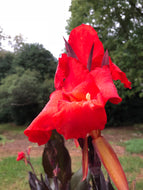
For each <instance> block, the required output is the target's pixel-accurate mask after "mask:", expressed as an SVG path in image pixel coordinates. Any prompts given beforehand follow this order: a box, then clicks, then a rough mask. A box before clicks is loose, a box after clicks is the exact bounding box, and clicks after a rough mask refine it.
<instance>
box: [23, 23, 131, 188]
mask: <svg viewBox="0 0 143 190" xmlns="http://www.w3.org/2000/svg"><path fill="white" fill-rule="evenodd" d="M65 44H66V49H67V54H62V57H61V58H59V63H58V67H57V71H56V74H55V88H56V90H55V92H53V93H52V94H51V96H50V100H49V102H48V103H47V105H46V106H45V107H44V109H43V110H42V111H41V113H40V114H39V115H38V116H37V117H36V118H35V119H34V121H33V122H32V123H31V124H30V126H29V127H28V128H27V129H26V130H25V131H24V133H25V135H27V136H28V137H29V140H30V141H32V142H37V143H38V144H39V145H41V144H45V143H47V141H48V140H49V139H50V136H51V131H52V130H53V129H56V130H57V132H59V133H60V134H62V135H63V136H64V137H65V138H66V139H70V138H74V139H79V138H84V139H85V145H84V148H83V179H85V178H86V175H87V169H88V156H87V154H88V153H87V151H88V147H87V143H86V142H87V136H88V135H91V136H92V138H93V146H94V148H95V149H96V151H97V153H98V155H99V157H100V159H101V161H103V163H104V166H105V167H106V169H107V171H108V172H109V174H110V176H111V177H112V179H113V181H114V182H115V184H116V186H117V187H119V189H128V185H127V180H126V178H125V175H124V173H123V170H122V168H121V166H120V164H119V162H118V160H117V158H116V156H115V154H114V152H113V150H112V148H111V147H110V146H109V145H108V143H106V141H105V140H104V138H103V137H101V135H100V131H101V130H103V129H104V127H105V124H106V121H107V118H106V112H105V104H106V102H107V101H110V102H111V103H113V104H118V103H119V102H121V101H122V99H121V98H120V97H119V95H118V92H117V90H116V87H115V85H114V83H113V80H120V81H121V82H122V83H123V84H124V86H125V87H127V88H131V82H130V81H129V80H128V79H127V77H126V74H125V73H124V72H122V71H121V70H120V69H119V68H118V67H117V66H116V65H115V64H114V63H112V61H111V58H110V57H109V55H108V51H106V52H105V53H104V48H103V45H102V43H101V41H100V40H99V38H98V35H97V32H96V31H95V30H94V29H93V28H92V27H91V26H88V25H84V24H82V25H81V26H79V27H76V28H75V29H73V30H72V32H71V34H70V36H69V41H68V42H67V41H66V40H65ZM96 133H97V134H98V135H95V134H96ZM100 144H101V145H102V146H100ZM104 151H106V152H107V154H108V158H109V159H106V155H105V156H104V154H103V153H104ZM109 155H110V156H109ZM109 161H111V162H113V163H114V164H113V165H114V166H115V167H116V168H118V169H119V171H120V174H119V175H118V176H117V178H118V179H119V180H118V179H116V174H117V173H116V172H115V171H114V167H112V166H111V167H108V165H110V164H109ZM121 181H122V183H121V185H120V182H121Z"/></svg>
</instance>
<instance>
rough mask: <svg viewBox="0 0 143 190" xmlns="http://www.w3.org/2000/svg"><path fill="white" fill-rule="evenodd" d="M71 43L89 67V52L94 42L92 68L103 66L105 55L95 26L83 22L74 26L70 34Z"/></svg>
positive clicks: (78, 55)
mask: <svg viewBox="0 0 143 190" xmlns="http://www.w3.org/2000/svg"><path fill="white" fill-rule="evenodd" d="M68 42H69V44H70V45H71V47H72V49H73V50H74V52H75V54H76V56H77V57H78V59H79V61H80V62H81V63H82V64H84V65H85V66H86V67H87V62H88V58H89V54H90V51H91V48H92V45H93V43H94V50H93V58H92V66H91V70H92V69H94V68H95V67H97V66H99V67H100V66H101V62H102V58H103V55H104V48H103V45H102V42H101V41H100V40H99V38H98V35H97V32H96V31H95V30H94V28H93V27H91V26H89V25H85V24H82V25H80V26H78V27H76V28H74V29H73V30H72V31H71V33H70V36H69V41H68Z"/></svg>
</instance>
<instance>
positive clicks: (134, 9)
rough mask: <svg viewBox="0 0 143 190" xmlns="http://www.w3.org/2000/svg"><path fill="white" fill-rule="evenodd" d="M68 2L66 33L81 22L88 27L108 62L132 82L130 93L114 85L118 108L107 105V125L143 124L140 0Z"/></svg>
mask: <svg viewBox="0 0 143 190" xmlns="http://www.w3.org/2000/svg"><path fill="white" fill-rule="evenodd" d="M82 2H83V1H82V0H72V3H71V6H70V9H69V10H70V12H71V17H70V19H69V20H68V24H67V27H66V29H67V33H68V34H69V33H70V31H71V30H72V29H73V28H75V27H76V26H78V25H80V24H82V23H85V24H90V25H92V26H93V27H94V28H95V30H96V31H97V32H98V35H99V38H100V39H101V41H102V42H103V44H104V48H105V49H108V51H109V54H110V56H111V57H112V61H113V62H114V63H115V64H116V65H118V66H119V67H120V68H121V69H122V70H123V71H124V72H125V73H126V74H127V76H128V78H129V80H130V81H131V82H132V90H128V89H124V87H123V85H122V84H120V83H119V82H115V83H116V85H117V87H118V92H119V95H120V96H121V97H122V98H123V101H122V103H121V104H120V105H118V106H117V105H115V106H114V105H111V104H107V106H106V108H107V113H108V124H110V125H112V124H114V125H120V124H123V123H126V124H131V123H135V122H143V117H142V113H143V43H142V42H143V35H142V31H143V0H118V1H116V0H111V1H102V0H99V1H94V0H84V3H82Z"/></svg>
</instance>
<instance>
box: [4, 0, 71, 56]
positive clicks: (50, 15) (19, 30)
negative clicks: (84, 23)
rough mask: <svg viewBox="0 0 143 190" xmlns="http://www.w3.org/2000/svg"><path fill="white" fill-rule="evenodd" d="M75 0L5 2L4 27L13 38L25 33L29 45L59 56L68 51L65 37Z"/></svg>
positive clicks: (19, 0)
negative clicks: (37, 45) (32, 44)
mask: <svg viewBox="0 0 143 190" xmlns="http://www.w3.org/2000/svg"><path fill="white" fill-rule="evenodd" d="M70 4H71V0H1V1H0V5H1V10H0V26H1V27H2V29H3V31H4V33H5V34H7V35H10V36H12V37H14V36H16V35H19V34H22V35H23V37H24V38H26V39H27V40H26V42H28V43H40V44H43V46H44V47H45V48H46V49H47V50H49V51H50V52H51V53H52V54H53V55H54V56H55V57H57V58H58V57H59V55H60V54H61V53H62V50H63V49H64V40H63V36H64V37H65V38H66V39H67V38H68V36H67V34H66V30H65V26H66V25H67V22H66V21H67V19H68V18H69V17H70V12H69V11H68V10H69V6H70Z"/></svg>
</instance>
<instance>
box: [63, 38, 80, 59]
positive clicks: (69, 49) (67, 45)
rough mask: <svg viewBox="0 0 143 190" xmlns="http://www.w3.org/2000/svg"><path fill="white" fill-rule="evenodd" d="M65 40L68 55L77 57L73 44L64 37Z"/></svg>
mask: <svg viewBox="0 0 143 190" xmlns="http://www.w3.org/2000/svg"><path fill="white" fill-rule="evenodd" d="M64 41H65V47H66V51H67V55H68V57H72V58H76V59H78V58H77V56H76V54H75V52H74V51H73V49H72V47H71V45H70V44H69V43H68V42H67V41H66V39H65V38H64Z"/></svg>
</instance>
